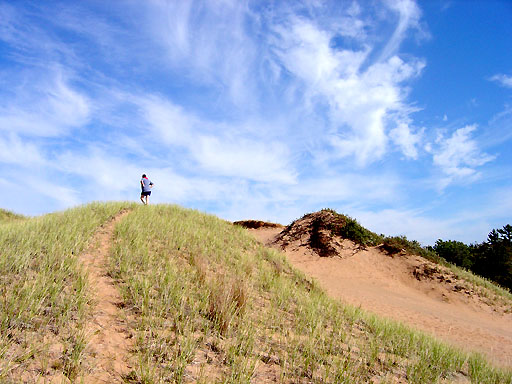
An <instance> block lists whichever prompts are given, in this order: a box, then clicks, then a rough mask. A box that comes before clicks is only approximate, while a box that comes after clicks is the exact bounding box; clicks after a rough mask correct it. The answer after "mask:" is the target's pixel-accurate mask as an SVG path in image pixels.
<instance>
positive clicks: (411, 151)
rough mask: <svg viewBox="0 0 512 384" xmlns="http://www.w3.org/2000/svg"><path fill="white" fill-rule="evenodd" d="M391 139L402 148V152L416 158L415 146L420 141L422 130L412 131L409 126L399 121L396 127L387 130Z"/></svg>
mask: <svg viewBox="0 0 512 384" xmlns="http://www.w3.org/2000/svg"><path fill="white" fill-rule="evenodd" d="M389 136H390V137H391V139H392V140H393V141H394V142H395V143H396V144H397V145H398V146H399V147H400V148H401V149H402V152H403V154H404V155H405V156H406V157H408V158H410V159H414V160H416V159H417V158H418V150H417V148H416V147H417V146H418V145H419V144H420V143H421V140H422V136H423V131H420V132H419V133H416V134H414V133H412V132H411V129H410V128H409V126H408V125H407V124H406V123H405V122H402V123H399V124H398V126H397V127H396V128H393V129H392V130H391V131H390V132H389Z"/></svg>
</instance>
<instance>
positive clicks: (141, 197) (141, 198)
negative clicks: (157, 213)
mask: <svg viewBox="0 0 512 384" xmlns="http://www.w3.org/2000/svg"><path fill="white" fill-rule="evenodd" d="M146 198H147V196H146ZM140 201H142V204H146V203H145V202H144V195H140Z"/></svg>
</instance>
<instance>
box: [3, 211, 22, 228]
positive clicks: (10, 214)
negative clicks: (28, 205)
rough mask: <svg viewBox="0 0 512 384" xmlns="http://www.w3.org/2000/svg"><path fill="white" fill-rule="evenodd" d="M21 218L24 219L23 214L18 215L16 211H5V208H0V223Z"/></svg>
mask: <svg viewBox="0 0 512 384" xmlns="http://www.w3.org/2000/svg"><path fill="white" fill-rule="evenodd" d="M22 219H25V216H23V215H18V214H17V213H13V212H10V211H6V210H5V209H1V208H0V224H3V223H10V222H12V221H16V220H22Z"/></svg>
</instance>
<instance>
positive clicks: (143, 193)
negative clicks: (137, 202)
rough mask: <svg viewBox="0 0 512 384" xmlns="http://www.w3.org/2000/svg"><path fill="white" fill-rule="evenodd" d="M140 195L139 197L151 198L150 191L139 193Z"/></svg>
mask: <svg viewBox="0 0 512 384" xmlns="http://www.w3.org/2000/svg"><path fill="white" fill-rule="evenodd" d="M140 195H141V196H151V191H147V192H141V193H140Z"/></svg>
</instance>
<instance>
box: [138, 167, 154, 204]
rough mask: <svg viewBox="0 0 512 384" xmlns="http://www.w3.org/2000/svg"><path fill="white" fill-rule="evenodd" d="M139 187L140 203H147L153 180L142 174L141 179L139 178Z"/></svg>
mask: <svg viewBox="0 0 512 384" xmlns="http://www.w3.org/2000/svg"><path fill="white" fill-rule="evenodd" d="M140 187H141V189H142V191H141V193H140V201H142V204H144V205H148V197H149V196H150V195H151V188H153V182H152V181H151V180H149V179H148V178H147V176H146V174H143V175H142V179H140Z"/></svg>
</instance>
